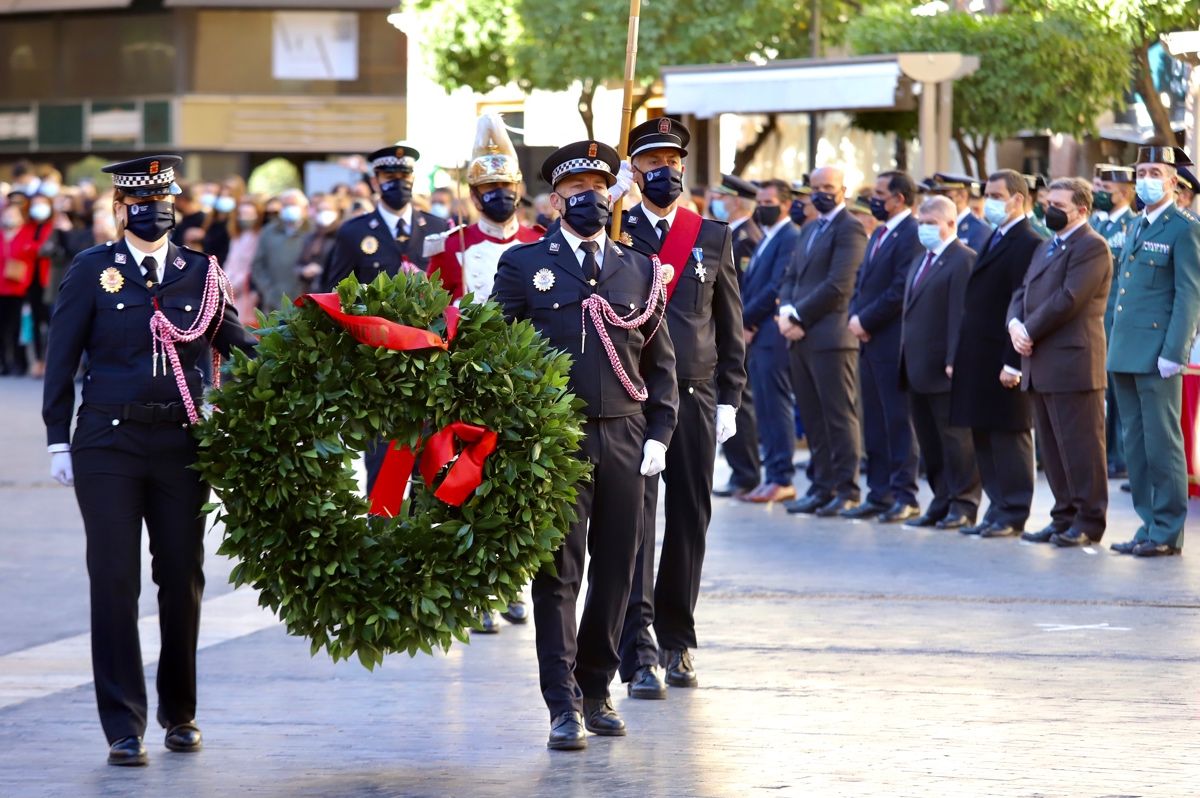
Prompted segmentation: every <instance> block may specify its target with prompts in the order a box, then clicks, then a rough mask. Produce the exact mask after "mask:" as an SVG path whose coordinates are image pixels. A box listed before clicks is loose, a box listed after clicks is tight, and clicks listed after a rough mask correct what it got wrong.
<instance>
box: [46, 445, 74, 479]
mask: <svg viewBox="0 0 1200 798" xmlns="http://www.w3.org/2000/svg"><path fill="white" fill-rule="evenodd" d="M50 476H52V477H54V480H55V481H56V482H58V484H60V485H63V486H65V487H68V488H69V487H71V486H72V485H74V484H75V471H74V470H73V469H72V468H71V453H70V452H55V453H54V454H52V455H50Z"/></svg>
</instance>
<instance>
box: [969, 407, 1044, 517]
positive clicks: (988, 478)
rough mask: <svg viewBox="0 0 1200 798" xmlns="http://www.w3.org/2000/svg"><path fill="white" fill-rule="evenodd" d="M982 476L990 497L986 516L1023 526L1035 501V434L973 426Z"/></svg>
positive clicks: (985, 489)
mask: <svg viewBox="0 0 1200 798" xmlns="http://www.w3.org/2000/svg"><path fill="white" fill-rule="evenodd" d="M971 439H972V442H973V443H974V444H975V461H976V463H977V464H978V465H979V478H980V480H981V481H982V482H983V492H984V493H986V494H987V497H988V509H987V512H986V513H984V515H983V520H985V521H989V522H991V523H996V524H1008V525H1009V526H1011V527H1013V528H1014V529H1024V528H1025V522H1026V521H1028V520H1029V506H1030V504H1032V503H1033V483H1034V473H1033V436H1032V435H1031V434H1030V433H1029V430H1027V429H1022V430H1015V431H1014V430H996V429H981V428H979V427H973V428H972V429H971Z"/></svg>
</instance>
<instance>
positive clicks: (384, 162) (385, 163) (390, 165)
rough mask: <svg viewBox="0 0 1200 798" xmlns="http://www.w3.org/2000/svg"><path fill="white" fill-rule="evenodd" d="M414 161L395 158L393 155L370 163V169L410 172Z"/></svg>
mask: <svg viewBox="0 0 1200 798" xmlns="http://www.w3.org/2000/svg"><path fill="white" fill-rule="evenodd" d="M416 163H417V162H416V161H415V160H413V159H412V158H408V157H404V158H397V157H396V156H395V155H385V156H384V157H382V158H376V159H375V160H373V161H371V168H372V169H408V170H409V171H412V168H413V166H415V165H416Z"/></svg>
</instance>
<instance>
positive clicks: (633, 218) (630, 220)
mask: <svg viewBox="0 0 1200 798" xmlns="http://www.w3.org/2000/svg"><path fill="white" fill-rule="evenodd" d="M625 223H626V224H628V225H629V226H630V227H632V226H633V225H635V224H637V223H638V218H637V217H636V216H634V215H633V214H629V218H628V219H627V220H626V221H625Z"/></svg>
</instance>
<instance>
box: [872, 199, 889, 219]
mask: <svg viewBox="0 0 1200 798" xmlns="http://www.w3.org/2000/svg"><path fill="white" fill-rule="evenodd" d="M868 204H869V205H870V206H871V215H872V216H874V217H875V218H876V219H878V220H879V221H881V222H886V221H887V220H888V212H887V207H886V205H887V200H881V199H879V198H878V197H871V199H870V200H869V201H868Z"/></svg>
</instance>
